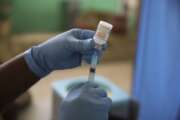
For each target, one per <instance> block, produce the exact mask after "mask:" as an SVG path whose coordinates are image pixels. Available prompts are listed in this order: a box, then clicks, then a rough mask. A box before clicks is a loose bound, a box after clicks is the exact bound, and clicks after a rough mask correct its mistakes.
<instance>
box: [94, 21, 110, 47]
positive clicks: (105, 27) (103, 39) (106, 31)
mask: <svg viewBox="0 0 180 120" xmlns="http://www.w3.org/2000/svg"><path fill="white" fill-rule="evenodd" d="M112 28H113V25H111V24H109V23H107V22H105V21H100V22H99V24H98V26H97V30H96V33H95V35H94V37H93V39H94V41H95V43H96V47H100V46H102V45H103V44H105V43H107V41H108V38H109V35H110V33H111V30H112Z"/></svg>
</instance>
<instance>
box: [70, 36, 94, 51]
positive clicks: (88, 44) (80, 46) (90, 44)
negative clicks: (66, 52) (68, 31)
mask: <svg viewBox="0 0 180 120" xmlns="http://www.w3.org/2000/svg"><path fill="white" fill-rule="evenodd" d="M71 48H72V49H73V50H74V51H76V52H85V51H89V50H93V49H94V48H95V42H94V40H93V39H92V38H89V39H85V40H79V39H76V38H73V40H72V41H71Z"/></svg>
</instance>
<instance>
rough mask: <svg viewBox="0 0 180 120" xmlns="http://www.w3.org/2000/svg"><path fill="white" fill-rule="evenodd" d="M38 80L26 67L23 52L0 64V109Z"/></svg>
mask: <svg viewBox="0 0 180 120" xmlns="http://www.w3.org/2000/svg"><path fill="white" fill-rule="evenodd" d="M38 80H39V78H38V77H37V76H35V74H33V73H32V72H31V71H30V69H29V68H28V66H27V64H26V62H25V59H24V56H23V54H21V55H19V56H17V57H15V58H13V59H11V60H10V61H8V62H6V63H4V64H2V65H1V66H0V111H1V110H2V109H3V108H4V107H5V106H6V105H8V103H10V102H12V101H13V100H14V99H15V98H17V97H18V96H19V95H21V94H22V93H23V92H25V91H26V90H28V89H29V88H30V87H31V86H32V85H33V84H34V83H36V82H37V81H38Z"/></svg>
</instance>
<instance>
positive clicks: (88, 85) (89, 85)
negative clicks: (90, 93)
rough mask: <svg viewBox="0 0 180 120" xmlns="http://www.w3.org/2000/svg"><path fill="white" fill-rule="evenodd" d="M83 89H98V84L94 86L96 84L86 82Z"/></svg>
mask: <svg viewBox="0 0 180 120" xmlns="http://www.w3.org/2000/svg"><path fill="white" fill-rule="evenodd" d="M83 87H84V89H88V90H89V89H90V88H97V87H98V84H96V83H94V82H89V81H88V82H86V83H85V84H84V86H83Z"/></svg>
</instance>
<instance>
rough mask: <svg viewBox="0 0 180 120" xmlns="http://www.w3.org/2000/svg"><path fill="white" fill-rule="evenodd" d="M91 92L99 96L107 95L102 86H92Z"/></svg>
mask: <svg viewBox="0 0 180 120" xmlns="http://www.w3.org/2000/svg"><path fill="white" fill-rule="evenodd" d="M91 92H92V93H93V94H95V95H97V96H99V97H107V92H106V91H105V90H104V89H102V88H99V87H98V88H92V89H91Z"/></svg>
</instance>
